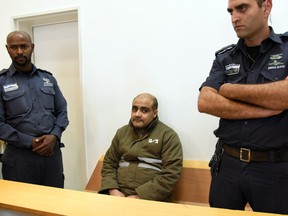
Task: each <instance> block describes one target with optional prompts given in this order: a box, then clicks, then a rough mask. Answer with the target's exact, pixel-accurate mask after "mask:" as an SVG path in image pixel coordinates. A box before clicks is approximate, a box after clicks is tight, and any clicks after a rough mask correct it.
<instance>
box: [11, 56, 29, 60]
mask: <svg viewBox="0 0 288 216" xmlns="http://www.w3.org/2000/svg"><path fill="white" fill-rule="evenodd" d="M19 58H25V59H27V56H24V55H18V56H16V57H15V58H14V59H15V60H17V59H19Z"/></svg>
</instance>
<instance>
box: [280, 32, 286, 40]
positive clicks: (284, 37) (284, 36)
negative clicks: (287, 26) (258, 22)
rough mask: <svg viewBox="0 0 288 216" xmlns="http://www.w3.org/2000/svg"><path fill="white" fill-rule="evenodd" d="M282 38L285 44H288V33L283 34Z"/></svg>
mask: <svg viewBox="0 0 288 216" xmlns="http://www.w3.org/2000/svg"><path fill="white" fill-rule="evenodd" d="M280 37H281V39H282V41H283V42H288V31H287V32H285V33H284V34H282V35H281V36H280Z"/></svg>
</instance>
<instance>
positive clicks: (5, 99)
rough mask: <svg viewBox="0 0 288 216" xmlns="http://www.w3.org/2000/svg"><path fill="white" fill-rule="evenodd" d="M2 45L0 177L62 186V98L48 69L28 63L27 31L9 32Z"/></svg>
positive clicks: (65, 119)
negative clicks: (6, 61)
mask: <svg viewBox="0 0 288 216" xmlns="http://www.w3.org/2000/svg"><path fill="white" fill-rule="evenodd" d="M6 48H7V51H8V53H9V55H10V57H11V59H12V64H11V66H10V67H9V69H4V70H2V71H1V75H0V94H1V96H0V139H1V140H4V141H5V142H6V148H5V151H4V154H3V155H2V158H1V161H2V175H3V178H4V179H6V180H12V181H19V182H26V183H32V184H39V185H46V186H53V187H59V188H63V187H64V173H63V162H62V154H61V150H60V148H61V147H63V144H62V143H61V142H60V141H61V135H62V133H63V131H64V130H65V128H66V127H67V126H68V117H67V103H66V100H65V98H64V96H63V95H62V93H61V91H60V89H59V86H58V84H57V81H56V79H55V78H54V77H53V76H52V74H51V73H50V72H47V71H45V70H41V69H39V68H36V67H35V65H34V64H32V62H31V56H32V53H33V50H34V44H33V43H32V40H31V37H30V36H29V34H27V33H26V32H23V31H13V32H11V33H9V34H8V36H7V44H6Z"/></svg>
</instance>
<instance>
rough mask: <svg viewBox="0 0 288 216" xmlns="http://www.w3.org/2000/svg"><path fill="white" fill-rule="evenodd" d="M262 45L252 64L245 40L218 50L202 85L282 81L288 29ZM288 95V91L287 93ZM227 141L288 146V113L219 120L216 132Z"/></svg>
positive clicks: (286, 70)
mask: <svg viewBox="0 0 288 216" xmlns="http://www.w3.org/2000/svg"><path fill="white" fill-rule="evenodd" d="M270 29H271V33H270V36H269V38H267V39H266V40H264V41H263V42H262V44H261V47H260V50H259V55H258V57H257V58H256V60H255V63H254V64H253V65H252V66H251V67H250V66H249V57H248V56H247V52H246V51H245V45H244V40H243V39H239V41H238V43H237V45H231V46H229V47H226V48H225V49H223V50H221V51H219V52H217V53H216V58H215V60H214V62H213V66H212V69H211V71H210V74H209V76H208V78H207V79H206V81H205V82H204V83H203V84H202V86H201V87H203V86H209V87H212V88H214V89H216V90H219V89H220V87H221V85H222V84H224V83H239V84H258V83H269V82H274V81H278V80H283V79H285V78H286V77H287V76H288V32H287V33H285V34H283V35H280V34H275V33H274V31H273V29H272V28H270ZM287 97H288V92H287ZM214 134H215V135H216V137H218V138H220V140H222V141H224V143H226V144H229V145H234V146H239V147H247V148H251V149H257V150H269V149H277V148H288V112H287V111H284V112H282V113H281V114H279V115H276V116H272V117H267V118H259V119H243V120H228V119H223V118H221V119H220V122H219V127H218V129H217V130H215V131H214Z"/></svg>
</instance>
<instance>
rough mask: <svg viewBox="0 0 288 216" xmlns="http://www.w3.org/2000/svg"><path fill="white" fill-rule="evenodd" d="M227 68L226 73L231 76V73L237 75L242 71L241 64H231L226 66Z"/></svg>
mask: <svg viewBox="0 0 288 216" xmlns="http://www.w3.org/2000/svg"><path fill="white" fill-rule="evenodd" d="M225 69H226V75H228V76H231V75H235V74H238V73H239V71H240V64H235V63H232V64H229V65H226V66H225Z"/></svg>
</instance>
